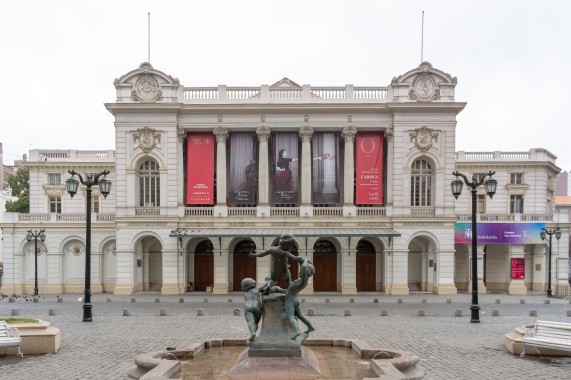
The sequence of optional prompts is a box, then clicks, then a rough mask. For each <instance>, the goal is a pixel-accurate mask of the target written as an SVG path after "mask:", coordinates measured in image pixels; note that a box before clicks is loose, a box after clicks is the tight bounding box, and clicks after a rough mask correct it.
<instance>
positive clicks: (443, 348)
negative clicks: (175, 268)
mask: <svg viewBox="0 0 571 380" xmlns="http://www.w3.org/2000/svg"><path fill="white" fill-rule="evenodd" d="M81 296H82V295H81V294H74V295H71V294H66V295H63V296H61V298H63V300H64V301H63V302H61V303H58V302H57V297H56V296H53V295H50V296H45V298H40V302H38V303H33V302H31V301H25V299H24V298H18V299H17V300H16V302H14V303H8V299H7V298H4V299H2V300H0V317H10V314H11V310H12V309H18V310H19V311H20V316H21V317H24V318H39V319H43V320H47V321H49V322H50V323H51V324H52V326H55V327H57V328H59V329H60V330H61V337H62V347H61V350H60V352H59V353H57V354H53V355H40V356H24V358H23V359H18V358H15V357H4V358H0V379H22V380H26V379H42V378H48V379H49V380H55V379H125V378H126V374H127V372H128V371H129V370H130V369H131V368H132V367H133V366H134V363H133V359H134V357H135V356H136V355H137V354H140V353H144V352H149V351H153V350H159V349H165V348H166V347H169V346H177V345H178V344H181V342H183V341H188V340H189V339H192V340H194V339H205V338H215V337H232V338H244V339H245V338H246V337H247V335H248V334H247V326H246V322H245V320H244V317H243V295H242V294H241V293H231V294H229V295H216V296H215V295H212V294H207V293H188V294H186V295H183V296H163V295H160V294H158V293H156V294H150V293H140V294H135V295H133V296H114V295H108V294H95V295H94V296H93V297H92V302H93V322H91V323H84V322H82V315H83V311H82V303H81V302H78V298H80V297H81ZM107 298H109V299H110V300H111V302H107ZM131 298H135V299H136V302H134V303H133V302H131ZM180 298H183V299H184V302H182V303H181V302H179V299H180ZM156 299H159V300H160V302H159V303H156V302H155V300H156ZM302 299H304V300H305V302H304V303H303V304H302V308H303V309H304V310H305V311H307V309H308V308H312V309H313V311H314V314H315V316H313V317H310V318H311V320H312V322H313V323H314V325H315V327H316V328H317V331H316V332H315V333H314V334H312V336H313V337H341V338H354V339H355V338H357V339H363V340H365V341H368V342H370V343H372V344H375V345H381V346H384V347H387V348H393V349H400V350H405V351H410V352H412V353H414V354H416V355H418V356H419V357H420V358H421V362H420V365H419V367H420V368H421V369H422V370H423V371H424V372H425V374H426V376H425V379H532V378H533V379H535V378H541V379H571V358H551V359H549V358H536V357H532V356H529V357H526V358H524V359H522V358H519V357H518V356H514V355H512V354H510V353H509V352H507V351H506V350H505V348H504V340H503V337H504V334H506V333H508V332H510V331H512V330H513V329H514V328H515V327H516V326H521V325H528V324H533V323H534V322H535V321H536V320H537V319H545V320H552V321H563V322H571V318H569V317H567V316H566V315H567V310H571V304H570V303H569V300H568V299H555V298H552V299H550V300H549V301H550V304H545V303H544V302H545V300H547V298H546V297H545V295H544V294H541V295H527V296H510V295H505V294H485V295H480V296H479V304H480V307H481V312H480V319H481V323H479V324H473V323H470V310H469V307H470V302H471V295H470V294H459V295H454V296H437V295H433V294H411V295H408V296H387V295H384V294H382V293H367V294H359V295H357V296H343V295H339V294H336V293H330V294H328V293H317V294H315V295H310V296H305V297H302ZM351 299H352V300H353V303H351ZM375 299H377V300H378V303H375ZM399 299H400V300H402V303H399ZM205 300H206V301H207V302H205ZM448 300H450V303H448ZM496 300H499V302H500V303H496V302H497V301H496ZM520 300H524V302H525V304H521V303H520ZM230 301H231V302H230ZM327 301H329V302H327ZM125 308H127V309H129V310H130V312H131V315H132V316H130V317H125V316H123V309H125ZM199 308H202V309H204V313H205V316H197V315H196V314H197V310H198V309H199ZM235 308H238V309H239V310H240V311H241V315H242V316H241V317H234V316H233V312H234V309H235ZM347 308H349V309H351V314H352V316H349V317H345V316H344V312H345V309H347ZM49 309H54V310H55V311H56V315H55V316H50V317H48V311H49ZM161 309H164V310H165V311H166V312H167V314H168V315H167V316H159V313H160V310H161ZM381 310H386V311H387V312H388V316H383V317H381ZM419 310H424V312H425V314H426V316H424V317H419V316H418V311H419ZM456 310H461V311H462V313H463V316H462V317H455V316H454V313H455V311H456ZM493 310H498V311H499V313H500V316H498V317H492V316H491V315H492V311H493ZM531 310H537V313H538V317H529V313H530V311H531Z"/></svg>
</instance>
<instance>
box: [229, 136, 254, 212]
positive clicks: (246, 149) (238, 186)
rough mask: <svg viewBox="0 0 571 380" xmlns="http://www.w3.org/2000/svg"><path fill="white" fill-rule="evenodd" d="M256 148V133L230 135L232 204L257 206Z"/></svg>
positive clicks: (230, 197)
mask: <svg viewBox="0 0 571 380" xmlns="http://www.w3.org/2000/svg"><path fill="white" fill-rule="evenodd" d="M256 147H257V145H256V135H255V134H254V133H233V134H231V135H230V167H229V168H228V173H229V175H228V182H229V184H228V191H229V194H228V197H229V201H230V204H248V205H255V204H256V185H257V182H258V170H257V165H256V152H257V149H256Z"/></svg>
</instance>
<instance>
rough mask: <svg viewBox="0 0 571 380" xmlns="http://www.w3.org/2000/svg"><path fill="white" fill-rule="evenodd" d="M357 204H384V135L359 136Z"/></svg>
mask: <svg viewBox="0 0 571 380" xmlns="http://www.w3.org/2000/svg"><path fill="white" fill-rule="evenodd" d="M355 148H356V150H357V165H356V166H357V169H356V173H355V174H356V176H355V177H356V180H357V181H356V187H355V204H358V205H380V204H383V135H382V134H378V135H357V136H356V139H355Z"/></svg>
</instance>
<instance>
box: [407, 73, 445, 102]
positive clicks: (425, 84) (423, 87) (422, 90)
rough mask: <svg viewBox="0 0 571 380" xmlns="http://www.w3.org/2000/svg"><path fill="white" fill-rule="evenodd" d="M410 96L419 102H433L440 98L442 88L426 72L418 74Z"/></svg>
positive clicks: (413, 82)
mask: <svg viewBox="0 0 571 380" xmlns="http://www.w3.org/2000/svg"><path fill="white" fill-rule="evenodd" d="M410 87H411V88H410V91H409V96H410V98H411V99H412V100H416V101H418V102H431V101H433V100H436V99H439V98H440V88H438V84H437V83H436V81H435V80H434V79H433V78H432V77H431V76H430V75H429V74H428V70H426V72H425V73H424V72H423V73H422V74H420V75H418V76H417V77H416V78H414V80H413V81H412V85H411V86H410Z"/></svg>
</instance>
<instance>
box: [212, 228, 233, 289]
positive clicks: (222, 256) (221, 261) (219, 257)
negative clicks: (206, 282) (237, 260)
mask: <svg viewBox="0 0 571 380" xmlns="http://www.w3.org/2000/svg"><path fill="white" fill-rule="evenodd" d="M210 241H211V242H212V245H213V247H214V250H213V254H214V287H213V289H212V293H213V294H228V243H229V239H228V238H220V237H211V238H210ZM222 247H224V248H222Z"/></svg>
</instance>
